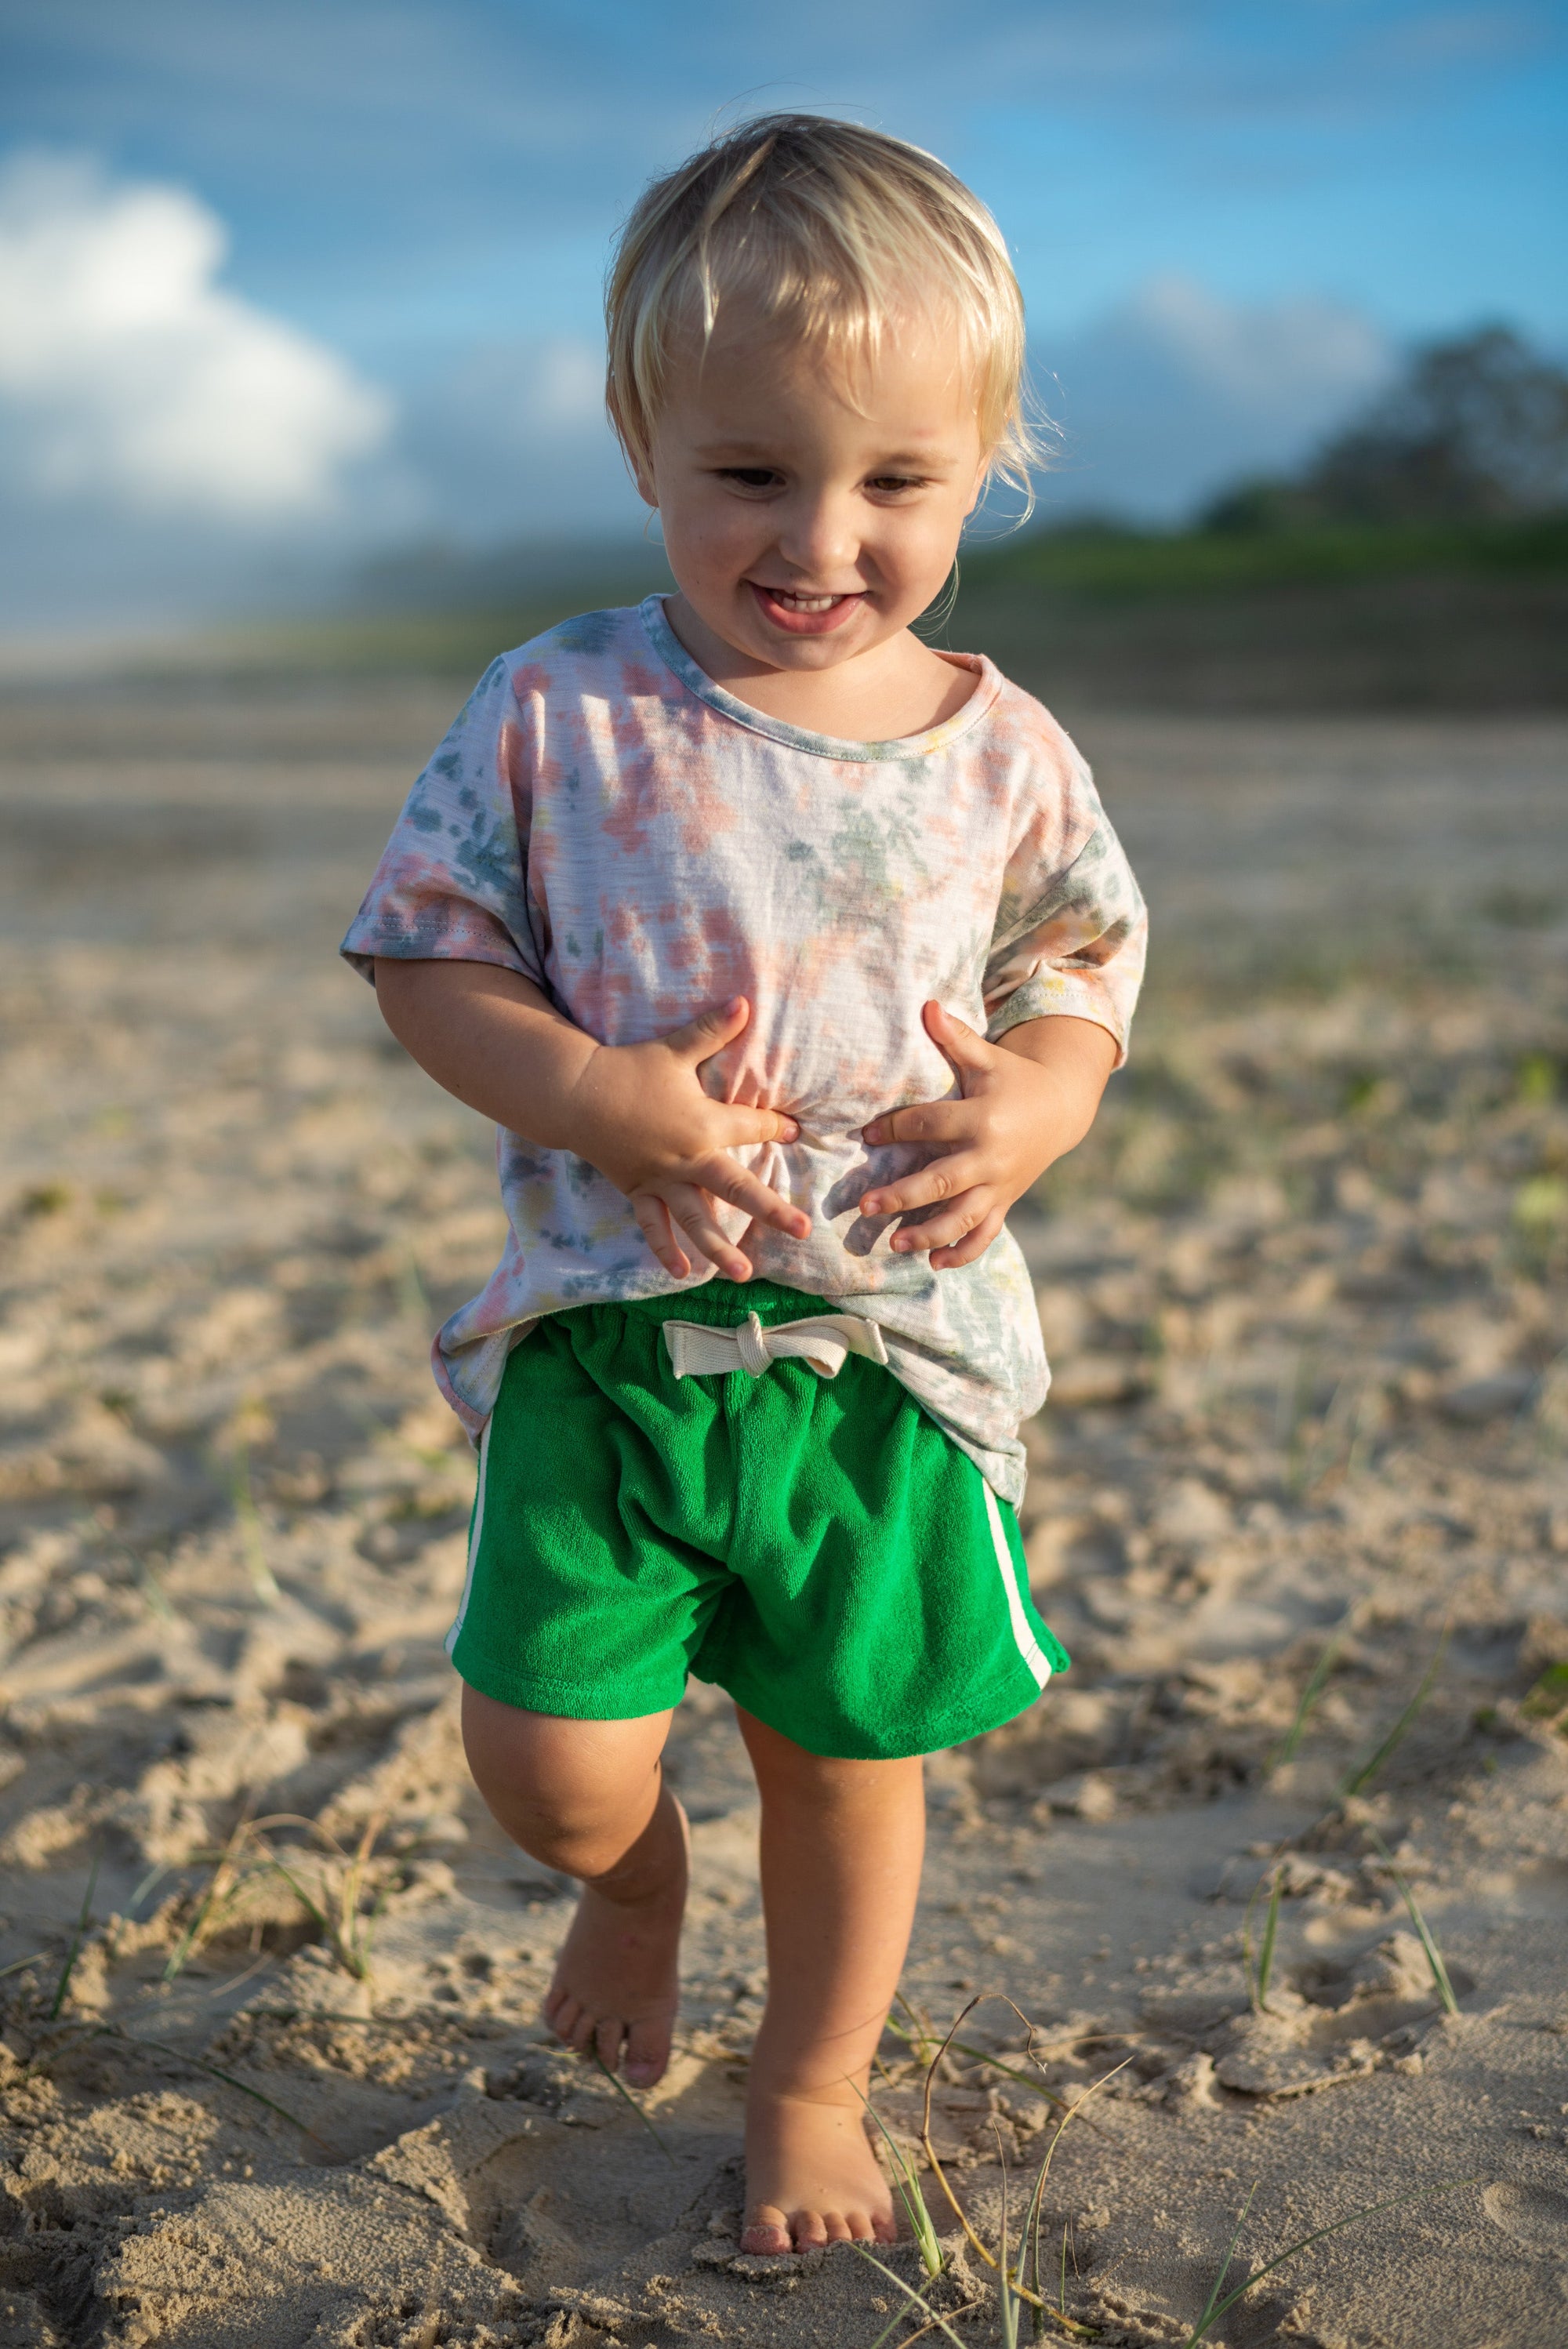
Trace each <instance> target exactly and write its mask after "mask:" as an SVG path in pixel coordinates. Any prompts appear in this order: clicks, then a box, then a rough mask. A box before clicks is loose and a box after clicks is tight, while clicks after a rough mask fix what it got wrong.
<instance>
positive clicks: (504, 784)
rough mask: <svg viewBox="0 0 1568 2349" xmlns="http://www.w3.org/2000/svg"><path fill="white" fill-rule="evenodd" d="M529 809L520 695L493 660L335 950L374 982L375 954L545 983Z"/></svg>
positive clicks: (410, 801) (414, 795)
mask: <svg viewBox="0 0 1568 2349" xmlns="http://www.w3.org/2000/svg"><path fill="white" fill-rule="evenodd" d="M530 816H531V789H530V781H529V774H528V762H527V760H526V757H525V755H524V746H523V738H522V728H521V719H520V714H519V710H518V705H517V697H516V695H515V693H514V691H513V689H512V683H511V673H510V671H509V669H508V667H507V664H506V662H505V661H501V660H498V661H494V662H492V663H491V665H490V667H489V668H488V669H487V670H486V671H485V674H484V675H483V677H482V678H480V681H479V683H478V685H476V686H475V688H474V689H473V691H472V693H471V694H470V695H469V698H468V700H467V702H466V703H465V704H464V706H463V708H462V709H461V711H460V712H459V715H458V717H457V719H455V720H454V721H453V724H452V726H451V727H450V729H449V731H448V733H447V736H446V739H445V740H443V742H442V743H441V745H440V747H439V749H438V750H437V751H436V754H435V756H434V757H433V758H432V759H431V761H430V763H429V765H428V767H427V768H426V769H425V771H424V772H423V774H421V775H420V777H419V779H418V781H417V782H416V783H415V785H414V788H413V790H412V791H411V792H409V794H408V797H407V802H406V803H405V805H404V809H403V812H402V814H401V815H400V816H399V817H398V819H397V825H396V827H395V829H394V831H393V833H392V837H391V839H390V840H389V841H388V842H387V846H386V848H385V849H384V850H383V851H382V854H381V862H380V864H377V868H376V872H375V875H374V877H373V878H372V880H371V884H370V886H369V888H368V889H367V890H366V894H365V902H364V903H363V905H361V906H360V908H359V911H358V913H357V914H356V916H355V917H354V920H353V921H352V923H351V924H350V925H349V929H348V935H347V936H346V938H345V939H344V941H343V945H342V947H341V949H340V951H341V952H342V954H343V955H344V956H345V957H346V959H347V960H348V961H349V962H351V963H352V964H353V965H354V967H355V968H356V970H357V971H359V972H360V973H361V974H362V976H363V977H365V978H369V979H372V980H374V978H375V976H376V972H375V962H376V957H377V956H378V955H383V956H386V957H389V958H391V959H395V960H403V961H409V962H420V961H449V962H492V963H499V964H500V965H501V967H502V968H504V969H507V970H515V971H518V972H520V973H521V976H522V977H523V978H531V979H532V981H533V982H534V984H535V986H537V987H542V986H544V984H545V978H544V969H543V961H542V956H541V954H540V952H539V947H538V942H537V940H536V938H535V936H534V932H533V927H532V925H531V921H530V916H529V903H528V833H529V822H530Z"/></svg>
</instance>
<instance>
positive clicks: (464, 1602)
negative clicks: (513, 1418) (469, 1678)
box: [441, 1412, 495, 1655]
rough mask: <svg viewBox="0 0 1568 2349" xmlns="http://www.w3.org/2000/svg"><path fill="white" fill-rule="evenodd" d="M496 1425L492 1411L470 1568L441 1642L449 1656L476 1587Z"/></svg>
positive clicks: (483, 1447) (482, 1451)
mask: <svg viewBox="0 0 1568 2349" xmlns="http://www.w3.org/2000/svg"><path fill="white" fill-rule="evenodd" d="M494 1425H495V1414H494V1413H493V1412H492V1413H491V1414H490V1418H489V1419H487V1420H486V1422H485V1432H484V1433H483V1434H482V1435H481V1436H480V1481H479V1488H478V1490H477V1491H476V1493H475V1494H474V1524H473V1531H472V1532H471V1533H470V1534H469V1570H468V1573H467V1575H466V1576H465V1577H464V1578H463V1595H462V1597H461V1598H460V1599H459V1601H458V1619H457V1621H456V1622H455V1623H454V1624H453V1626H452V1628H451V1630H449V1632H448V1634H447V1636H446V1638H445V1639H444V1640H442V1642H441V1645H442V1646H443V1647H444V1648H445V1650H446V1651H447V1653H448V1655H450V1654H451V1652H452V1650H453V1649H454V1648H455V1647H456V1646H457V1644H458V1634H459V1631H460V1630H462V1628H463V1617H464V1616H465V1615H466V1614H467V1613H468V1611H469V1594H470V1593H471V1592H472V1589H473V1587H474V1568H475V1567H476V1566H477V1565H478V1564H479V1559H480V1535H481V1534H482V1533H483V1531H484V1529H485V1466H486V1464H487V1462H488V1461H489V1459H490V1429H491V1428H492V1427H493V1426H494Z"/></svg>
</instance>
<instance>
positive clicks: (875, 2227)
mask: <svg viewBox="0 0 1568 2349" xmlns="http://www.w3.org/2000/svg"><path fill="white" fill-rule="evenodd" d="M897 2240H898V2228H897V2226H896V2225H895V2224H894V2222H893V2220H892V2219H882V2218H876V2219H873V2220H872V2241H873V2242H878V2243H896V2242H897Z"/></svg>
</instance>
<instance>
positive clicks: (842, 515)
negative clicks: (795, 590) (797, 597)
mask: <svg viewBox="0 0 1568 2349" xmlns="http://www.w3.org/2000/svg"><path fill="white" fill-rule="evenodd" d="M779 553H780V554H782V555H783V557H784V559H785V561H786V562H787V563H788V564H790V565H791V566H792V567H793V568H794V569H795V570H797V571H799V572H801V573H802V574H805V575H806V577H807V578H808V579H809V580H810V581H811V582H812V583H813V584H816V585H823V586H826V585H830V584H833V583H832V574H833V573H835V572H837V571H842V570H844V569H845V568H846V566H848V565H850V564H853V563H854V562H855V560H856V558H857V556H858V555H859V554H860V538H859V535H858V533H856V531H855V529H854V527H853V517H852V515H851V510H850V506H849V504H848V502H846V501H845V500H843V499H841V498H830V497H822V498H811V499H804V500H802V501H801V502H799V504H795V503H793V502H791V508H790V511H789V512H788V513H787V514H786V515H785V516H784V518H783V528H782V529H781V530H780V532H779Z"/></svg>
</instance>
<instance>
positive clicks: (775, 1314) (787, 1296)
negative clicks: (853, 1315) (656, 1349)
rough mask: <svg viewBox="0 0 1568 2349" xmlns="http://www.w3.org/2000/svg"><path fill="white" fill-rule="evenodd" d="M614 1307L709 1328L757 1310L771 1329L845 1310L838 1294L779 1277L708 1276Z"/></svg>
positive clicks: (725, 1326) (726, 1326)
mask: <svg viewBox="0 0 1568 2349" xmlns="http://www.w3.org/2000/svg"><path fill="white" fill-rule="evenodd" d="M600 1310H601V1311H603V1307H601V1308H600ZM614 1310H615V1311H617V1312H622V1313H638V1314H641V1315H643V1316H645V1318H646V1319H648V1320H651V1321H700V1322H701V1323H702V1324H703V1325H704V1327H705V1328H708V1329H715V1330H732V1329H736V1328H738V1327H739V1326H740V1325H741V1324H743V1323H744V1322H745V1320H746V1319H747V1318H748V1315H750V1314H752V1313H755V1314H756V1316H757V1318H758V1320H759V1321H760V1322H761V1323H762V1324H763V1326H764V1328H765V1329H766V1328H770V1327H771V1326H772V1325H773V1324H774V1323H775V1322H779V1321H799V1320H803V1319H806V1318H807V1317H808V1316H809V1315H810V1314H814V1313H836V1312H841V1311H842V1310H843V1307H842V1304H841V1302H835V1300H834V1299H832V1298H830V1297H810V1296H808V1295H807V1293H806V1291H805V1290H804V1289H801V1288H783V1287H782V1286H781V1285H780V1284H779V1282H778V1281H773V1280H705V1281H704V1282H703V1284H702V1286H701V1287H700V1288H681V1289H677V1290H676V1292H675V1294H674V1295H673V1296H666V1297H628V1298H624V1299H621V1301H620V1302H619V1304H618V1305H617V1306H615V1307H614Z"/></svg>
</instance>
